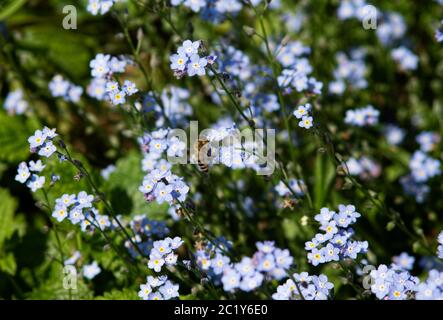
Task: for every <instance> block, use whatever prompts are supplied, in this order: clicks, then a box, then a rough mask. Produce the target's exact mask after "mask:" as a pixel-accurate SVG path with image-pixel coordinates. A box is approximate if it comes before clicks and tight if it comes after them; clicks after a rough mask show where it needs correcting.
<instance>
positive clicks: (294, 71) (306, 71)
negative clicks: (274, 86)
mask: <svg viewBox="0 0 443 320" xmlns="http://www.w3.org/2000/svg"><path fill="white" fill-rule="evenodd" d="M311 72H312V67H311V66H310V64H309V62H308V60H307V59H300V60H298V63H296V64H295V65H293V66H292V67H291V68H284V69H283V70H282V72H281V74H280V75H279V76H278V77H277V82H278V85H279V87H280V88H282V89H283V90H284V92H285V93H286V94H289V93H291V92H292V91H294V90H295V91H296V92H306V93H311V94H320V93H321V90H322V88H323V83H321V82H319V81H317V79H315V78H314V77H311V76H310V73H311Z"/></svg>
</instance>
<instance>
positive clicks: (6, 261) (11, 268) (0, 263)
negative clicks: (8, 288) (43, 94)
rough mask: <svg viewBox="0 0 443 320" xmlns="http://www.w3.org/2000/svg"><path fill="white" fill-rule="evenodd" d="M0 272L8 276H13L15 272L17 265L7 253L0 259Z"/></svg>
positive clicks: (11, 254) (12, 255) (11, 255)
mask: <svg viewBox="0 0 443 320" xmlns="http://www.w3.org/2000/svg"><path fill="white" fill-rule="evenodd" d="M0 270H1V271H3V272H5V273H7V274H10V275H11V276H13V275H15V272H16V270H17V263H16V262H15V258H14V254H13V253H11V252H9V253H7V254H6V255H4V256H1V257H0Z"/></svg>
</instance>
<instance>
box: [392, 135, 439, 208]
mask: <svg viewBox="0 0 443 320" xmlns="http://www.w3.org/2000/svg"><path fill="white" fill-rule="evenodd" d="M440 139H441V138H440V136H438V134H436V133H434V132H431V131H424V132H422V133H420V134H419V135H417V137H416V141H417V143H418V144H419V145H420V150H418V151H415V152H414V154H413V155H412V157H411V159H410V160H409V169H410V170H411V172H410V174H408V175H407V176H404V177H402V178H400V183H401V185H402V187H403V190H404V192H405V193H406V194H407V195H411V196H414V197H415V200H416V201H417V202H419V203H421V202H423V201H424V200H425V199H426V196H427V195H428V193H429V192H430V191H431V189H430V187H429V185H428V184H427V182H428V181H429V180H430V179H431V178H434V177H436V176H439V175H440V174H441V162H440V160H438V159H434V158H432V157H430V156H429V155H427V154H426V152H431V151H433V150H435V148H436V147H437V145H438V144H439V143H440Z"/></svg>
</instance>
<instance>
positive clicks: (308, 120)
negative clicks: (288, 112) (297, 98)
mask: <svg viewBox="0 0 443 320" xmlns="http://www.w3.org/2000/svg"><path fill="white" fill-rule="evenodd" d="M311 108H312V106H311V104H310V103H306V104H305V105H300V106H298V107H297V109H296V110H295V111H294V112H293V115H294V116H295V117H296V118H297V119H299V120H300V121H299V123H298V126H299V127H300V128H305V129H309V128H311V127H312V126H313V123H312V122H313V119H312V116H310V115H309V114H310V112H311Z"/></svg>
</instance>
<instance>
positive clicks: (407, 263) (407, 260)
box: [392, 252, 415, 271]
mask: <svg viewBox="0 0 443 320" xmlns="http://www.w3.org/2000/svg"><path fill="white" fill-rule="evenodd" d="M392 261H393V264H394V265H395V267H398V268H400V269H402V270H408V271H410V270H412V268H413V267H414V262H415V258H414V257H413V256H410V255H409V254H407V253H406V252H402V253H401V254H400V255H399V256H395V257H393V258H392Z"/></svg>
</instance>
